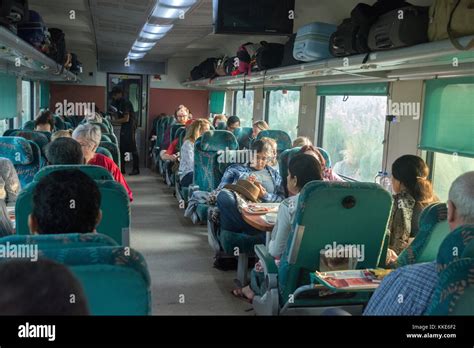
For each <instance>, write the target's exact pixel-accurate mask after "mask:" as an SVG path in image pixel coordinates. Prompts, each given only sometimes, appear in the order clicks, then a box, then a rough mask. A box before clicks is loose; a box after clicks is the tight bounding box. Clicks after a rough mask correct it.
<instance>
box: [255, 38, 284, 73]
mask: <svg viewBox="0 0 474 348" xmlns="http://www.w3.org/2000/svg"><path fill="white" fill-rule="evenodd" d="M261 44H262V47H260V48H259V49H258V50H257V55H256V56H255V58H256V60H257V66H258V70H267V69H273V68H278V67H279V66H280V65H281V63H282V61H283V54H284V52H285V45H282V44H279V43H268V42H266V41H262V42H261Z"/></svg>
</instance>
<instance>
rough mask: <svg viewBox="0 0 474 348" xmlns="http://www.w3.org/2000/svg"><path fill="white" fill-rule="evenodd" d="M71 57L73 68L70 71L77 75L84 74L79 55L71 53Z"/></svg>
mask: <svg viewBox="0 0 474 348" xmlns="http://www.w3.org/2000/svg"><path fill="white" fill-rule="evenodd" d="M69 55H70V56H71V67H70V68H69V71H70V72H72V73H73V74H76V75H77V74H82V63H81V62H80V61H79V59H78V58H77V54H75V53H69Z"/></svg>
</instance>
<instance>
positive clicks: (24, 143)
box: [0, 137, 36, 165]
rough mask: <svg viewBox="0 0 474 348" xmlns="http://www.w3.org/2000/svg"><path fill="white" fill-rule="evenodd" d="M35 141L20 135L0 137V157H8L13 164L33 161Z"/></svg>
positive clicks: (24, 163)
mask: <svg viewBox="0 0 474 348" xmlns="http://www.w3.org/2000/svg"><path fill="white" fill-rule="evenodd" d="M34 146H36V144H35V143H33V142H31V141H29V140H26V139H24V138H20V137H0V157H5V158H8V159H9V160H10V161H12V163H13V164H14V165H28V164H31V163H33V162H34V160H35V155H34V150H33V148H34Z"/></svg>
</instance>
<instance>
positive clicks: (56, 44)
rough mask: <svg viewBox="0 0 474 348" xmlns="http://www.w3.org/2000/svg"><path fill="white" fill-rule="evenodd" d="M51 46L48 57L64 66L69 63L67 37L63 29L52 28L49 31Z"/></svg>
mask: <svg viewBox="0 0 474 348" xmlns="http://www.w3.org/2000/svg"><path fill="white" fill-rule="evenodd" d="M49 34H50V40H51V45H50V47H49V53H48V56H49V57H50V58H51V59H53V60H54V61H55V62H56V63H58V64H60V65H61V66H62V69H61V70H63V69H64V66H65V64H66V62H67V58H68V57H67V50H66V36H65V34H64V32H63V31H62V30H61V29H58V28H50V29H49Z"/></svg>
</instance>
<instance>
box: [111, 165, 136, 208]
mask: <svg viewBox="0 0 474 348" xmlns="http://www.w3.org/2000/svg"><path fill="white" fill-rule="evenodd" d="M110 161H111V162H112V163H110V166H111V169H112V170H111V173H112V176H113V177H114V180H115V181H116V182H118V183H120V184H121V185H122V186H123V187H124V188H125V190H126V191H127V194H128V198H129V199H130V203H131V202H133V193H132V190H131V189H130V187H129V186H128V184H127V181H126V180H125V178H124V177H123V175H122V172H121V171H120V169H119V167H118V166H117V165H116V164H115V163H114V162H113V161H112V160H110Z"/></svg>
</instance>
